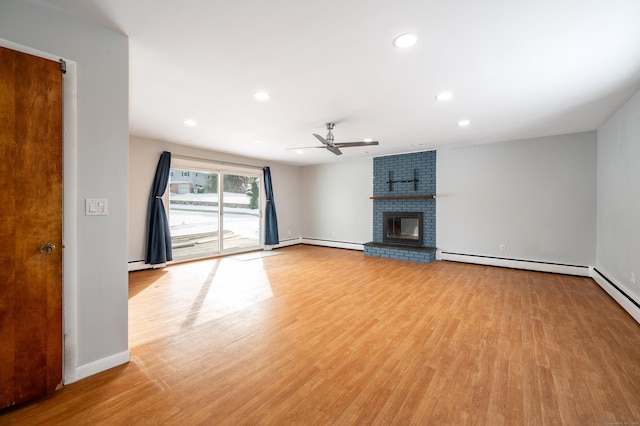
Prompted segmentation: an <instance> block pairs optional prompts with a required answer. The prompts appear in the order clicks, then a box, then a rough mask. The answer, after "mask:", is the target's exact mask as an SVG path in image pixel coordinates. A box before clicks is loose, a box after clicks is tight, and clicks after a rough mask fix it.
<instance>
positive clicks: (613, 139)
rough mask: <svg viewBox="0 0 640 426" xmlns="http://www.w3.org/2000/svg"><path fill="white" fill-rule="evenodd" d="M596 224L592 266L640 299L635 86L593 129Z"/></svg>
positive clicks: (638, 101) (639, 109)
mask: <svg viewBox="0 0 640 426" xmlns="http://www.w3.org/2000/svg"><path fill="white" fill-rule="evenodd" d="M597 229H598V231H597V242H598V248H597V254H596V268H597V269H598V270H599V271H600V272H602V273H603V274H604V275H606V276H607V278H609V279H610V280H612V281H613V282H614V283H615V284H616V285H617V286H618V287H620V288H621V289H622V290H623V291H624V292H625V293H627V294H628V295H629V296H630V297H632V298H633V299H634V300H635V301H636V302H637V303H640V92H638V93H636V94H635V95H634V96H633V97H632V98H631V100H629V102H627V103H626V104H625V105H624V106H623V107H622V108H621V109H620V110H619V111H618V112H617V113H616V114H615V115H614V116H613V117H612V118H611V119H610V120H609V121H608V122H607V123H605V124H604V125H603V126H602V127H601V128H600V129H598V228H597ZM632 273H634V274H635V281H636V284H635V285H633V284H632V283H631V274H632Z"/></svg>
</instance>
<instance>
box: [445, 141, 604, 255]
mask: <svg viewBox="0 0 640 426" xmlns="http://www.w3.org/2000/svg"><path fill="white" fill-rule="evenodd" d="M595 186H596V133H595V132H587V133H576V134H569V135H561V136H550V137H545V138H538V139H529V140H519V141H510V142H501V143H494V144H486V145H476V146H470V147H464V148H457V149H443V150H439V151H438V160H437V200H436V211H437V232H436V245H437V247H438V249H440V250H442V251H445V252H453V253H462V254H471V255H481V256H493V257H502V258H510V259H520V260H531V261H537V262H550V263H560V264H568V265H578V266H589V265H593V264H594V261H595V251H596V236H595V229H596V192H595ZM501 244H504V245H505V246H506V251H500V245H501Z"/></svg>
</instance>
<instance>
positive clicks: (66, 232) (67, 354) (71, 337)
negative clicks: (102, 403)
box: [0, 38, 82, 384]
mask: <svg viewBox="0 0 640 426" xmlns="http://www.w3.org/2000/svg"><path fill="white" fill-rule="evenodd" d="M0 46H2V47H6V48H8V49H12V50H15V51H18V52H22V53H27V54H30V55H33V56H38V57H40V58H44V59H49V60H51V61H55V62H58V61H59V60H60V59H64V61H65V62H66V69H67V72H66V74H65V76H64V82H63V94H62V111H63V140H62V150H63V153H62V161H63V170H62V186H63V205H62V242H63V246H64V250H63V255H62V315H63V316H62V331H63V337H62V339H63V341H62V348H63V350H62V358H63V365H62V382H63V383H64V384H69V383H73V382H75V381H77V380H79V379H81V378H82V377H78V376H77V351H76V348H77V340H78V322H77V314H78V313H77V305H76V301H77V293H78V276H77V271H78V213H77V210H78V209H77V205H78V203H77V200H78V188H77V185H76V181H77V175H78V167H77V158H78V138H77V95H76V93H77V90H76V88H77V79H78V74H77V64H76V62H74V61H72V60H69V59H67V58H61V57H60V55H54V54H51V53H47V52H43V51H41V50H37V49H33V48H30V47H28V46H24V45H21V44H18V43H14V42H12V41H9V40H6V39H3V38H0Z"/></svg>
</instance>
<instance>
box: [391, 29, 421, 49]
mask: <svg viewBox="0 0 640 426" xmlns="http://www.w3.org/2000/svg"><path fill="white" fill-rule="evenodd" d="M417 42H418V36H417V35H415V34H410V33H407V34H402V35H399V36H398V37H396V38H394V39H393V45H394V46H395V47H398V48H400V49H405V48H407V47H411V46H413V45H415V44H416V43H417Z"/></svg>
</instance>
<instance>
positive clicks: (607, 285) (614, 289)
mask: <svg viewBox="0 0 640 426" xmlns="http://www.w3.org/2000/svg"><path fill="white" fill-rule="evenodd" d="M591 278H593V280H594V281H595V282H596V283H598V285H599V286H600V287H602V289H603V290H604V291H606V292H607V293H608V294H609V296H611V298H612V299H613V300H615V301H616V303H618V305H620V306H621V307H622V309H624V310H625V311H627V312H628V313H629V315H631V316H632V317H633V319H635V320H636V322H637V323H639V324H640V304H639V303H638V302H637V301H636V300H634V299H633V298H632V297H631V296H629V295H628V294H627V293H625V292H624V290H622V289H621V288H620V287H619V286H617V285H616V284H615V283H614V282H613V281H612V280H610V279H609V278H608V277H607V276H606V275H604V274H603V273H602V272H600V271H598V269H597V268H593V273H592V275H591Z"/></svg>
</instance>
